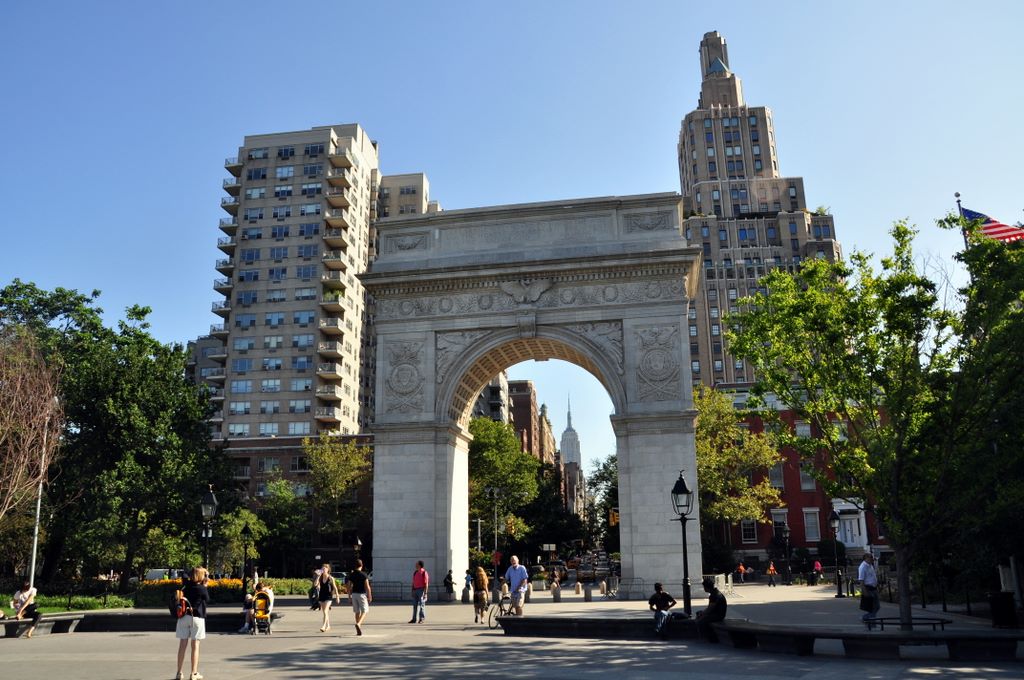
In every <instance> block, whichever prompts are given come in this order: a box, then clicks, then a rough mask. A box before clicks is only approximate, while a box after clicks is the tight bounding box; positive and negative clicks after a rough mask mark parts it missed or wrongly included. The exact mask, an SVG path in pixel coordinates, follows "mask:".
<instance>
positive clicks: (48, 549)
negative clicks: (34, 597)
mask: <svg viewBox="0 0 1024 680" xmlns="http://www.w3.org/2000/svg"><path fill="white" fill-rule="evenodd" d="M66 539H67V529H66V528H65V526H64V523H63V522H59V521H58V522H51V523H50V526H49V527H47V531H46V543H45V545H44V546H43V569H42V572H41V573H40V574H39V580H40V581H41V582H43V583H51V582H53V579H54V578H55V577H56V576H57V572H58V571H59V570H60V559H61V556H62V555H63V554H64V542H65V540H66Z"/></svg>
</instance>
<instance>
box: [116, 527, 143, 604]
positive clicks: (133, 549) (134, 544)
mask: <svg viewBox="0 0 1024 680" xmlns="http://www.w3.org/2000/svg"><path fill="white" fill-rule="evenodd" d="M140 533H141V530H140V529H139V520H138V515H136V516H135V517H133V518H132V523H131V527H130V528H129V529H128V531H127V532H125V544H124V563H123V564H122V565H121V583H120V586H119V587H118V592H120V593H121V594H122V595H126V594H127V593H128V591H129V590H130V589H131V582H130V581H129V579H130V578H131V577H132V575H133V574H132V565H133V564H134V563H135V555H136V554H137V553H138V551H139V543H140V538H139V537H140Z"/></svg>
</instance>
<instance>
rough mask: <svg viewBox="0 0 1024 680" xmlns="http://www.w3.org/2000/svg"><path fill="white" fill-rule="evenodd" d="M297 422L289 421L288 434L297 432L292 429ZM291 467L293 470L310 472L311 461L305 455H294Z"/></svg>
mask: <svg viewBox="0 0 1024 680" xmlns="http://www.w3.org/2000/svg"><path fill="white" fill-rule="evenodd" d="M297 424H298V423H288V434H295V433H294V432H292V431H291V426H292V425H297ZM289 467H290V469H291V471H292V472H309V461H308V460H306V457H305V456H292V462H291V465H290V466H289Z"/></svg>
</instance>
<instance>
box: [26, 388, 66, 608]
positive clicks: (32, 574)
mask: <svg viewBox="0 0 1024 680" xmlns="http://www.w3.org/2000/svg"><path fill="white" fill-rule="evenodd" d="M52 406H53V407H54V408H53V410H52V411H51V412H50V413H47V414H46V421H45V422H44V423H43V449H42V451H40V453H39V489H38V491H37V493H36V523H35V526H34V527H33V528H32V562H31V566H29V568H28V587H29V588H30V589H31V588H32V586H34V585H35V582H36V554H37V553H38V551H39V515H40V512H41V511H42V509H43V478H44V477H45V476H46V469H47V467H49V463H48V462H47V460H46V457H47V455H48V454H49V450H48V449H47V445H46V444H47V441H46V439H47V435H48V434H49V433H50V417H51V416H53V415H54V413H55V411H56V410H57V409H58V408H60V399H58V398H57V397H54V398H53V404H52Z"/></svg>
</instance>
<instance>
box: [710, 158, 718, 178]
mask: <svg viewBox="0 0 1024 680" xmlns="http://www.w3.org/2000/svg"><path fill="white" fill-rule="evenodd" d="M708 172H709V173H710V174H712V175H714V174H715V173H717V172H718V165H716V164H715V162H714V161H708Z"/></svg>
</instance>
